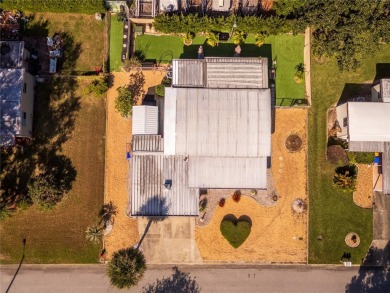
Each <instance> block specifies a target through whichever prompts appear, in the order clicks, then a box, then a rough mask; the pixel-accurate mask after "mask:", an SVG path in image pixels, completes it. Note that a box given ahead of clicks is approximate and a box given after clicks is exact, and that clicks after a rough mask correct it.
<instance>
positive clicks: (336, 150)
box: [326, 145, 349, 166]
mask: <svg viewBox="0 0 390 293" xmlns="http://www.w3.org/2000/svg"><path fill="white" fill-rule="evenodd" d="M326 159H327V160H328V162H329V163H331V164H333V165H337V166H346V165H348V164H349V159H348V156H347V153H346V152H345V150H344V149H343V148H342V147H341V146H339V145H332V146H329V147H328V148H327V149H326Z"/></svg>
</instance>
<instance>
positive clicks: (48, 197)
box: [28, 174, 64, 209]
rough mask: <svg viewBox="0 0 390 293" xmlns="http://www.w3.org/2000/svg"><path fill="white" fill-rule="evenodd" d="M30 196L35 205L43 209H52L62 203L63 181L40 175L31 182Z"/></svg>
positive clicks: (29, 187)
mask: <svg viewBox="0 0 390 293" xmlns="http://www.w3.org/2000/svg"><path fill="white" fill-rule="evenodd" d="M28 195H29V196H30V198H31V200H32V202H33V203H34V204H38V205H39V206H40V207H41V208H43V209H51V208H53V207H54V206H55V205H56V204H57V203H59V202H60V201H61V199H62V197H63V195H64V186H63V184H62V182H61V180H57V179H56V178H55V177H54V176H53V175H50V174H40V175H38V176H34V177H33V178H32V179H31V180H30V182H29V184H28Z"/></svg>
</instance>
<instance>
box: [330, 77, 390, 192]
mask: <svg viewBox="0 0 390 293" xmlns="http://www.w3.org/2000/svg"><path fill="white" fill-rule="evenodd" d="M371 94H372V96H371V99H372V102H347V103H345V104H342V105H339V106H337V107H336V113H337V120H338V123H339V126H340V129H341V131H340V132H339V133H338V137H339V138H342V139H345V140H347V141H348V149H349V150H350V151H355V152H379V153H382V182H383V185H382V186H381V188H382V191H383V193H384V194H390V115H389V113H390V79H381V80H380V82H379V83H378V84H376V85H374V86H373V87H372V90H371Z"/></svg>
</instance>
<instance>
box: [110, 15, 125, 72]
mask: <svg viewBox="0 0 390 293" xmlns="http://www.w3.org/2000/svg"><path fill="white" fill-rule="evenodd" d="M122 34H123V22H122V21H118V20H117V17H116V15H112V16H111V27H110V71H113V72H117V71H121V67H122V61H121V54H122Z"/></svg>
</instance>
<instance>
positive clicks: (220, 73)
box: [173, 57, 268, 88]
mask: <svg viewBox="0 0 390 293" xmlns="http://www.w3.org/2000/svg"><path fill="white" fill-rule="evenodd" d="M173 85H174V86H177V87H207V88H268V59H267V58H242V57H225V58H221V57H206V58H205V59H193V60H186V59H179V60H173Z"/></svg>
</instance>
